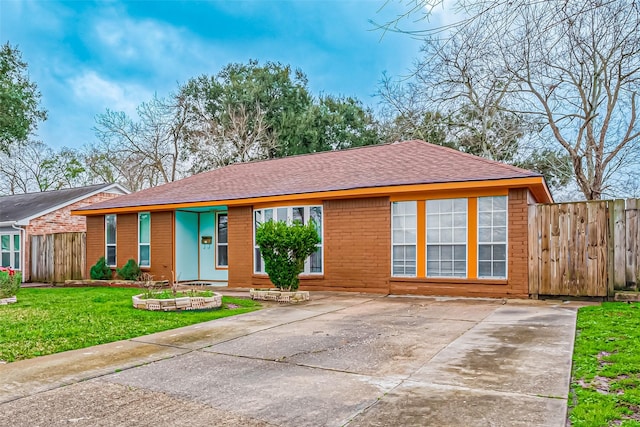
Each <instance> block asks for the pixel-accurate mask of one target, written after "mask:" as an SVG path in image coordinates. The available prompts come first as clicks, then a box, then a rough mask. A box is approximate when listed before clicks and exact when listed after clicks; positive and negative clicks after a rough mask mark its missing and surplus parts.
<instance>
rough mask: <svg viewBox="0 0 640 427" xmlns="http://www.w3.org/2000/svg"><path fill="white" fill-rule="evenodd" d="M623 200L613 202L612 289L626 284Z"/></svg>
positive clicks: (620, 287) (621, 287)
mask: <svg viewBox="0 0 640 427" xmlns="http://www.w3.org/2000/svg"><path fill="white" fill-rule="evenodd" d="M625 219H626V218H625V212H624V200H622V199H617V200H614V201H613V227H614V230H613V288H614V289H615V290H618V289H624V288H625V287H626V285H627V283H626V266H625V264H626V256H627V253H626V252H627V245H626V227H625Z"/></svg>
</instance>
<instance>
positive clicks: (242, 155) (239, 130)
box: [186, 103, 277, 173]
mask: <svg viewBox="0 0 640 427" xmlns="http://www.w3.org/2000/svg"><path fill="white" fill-rule="evenodd" d="M199 106H200V104H199V103H195V104H192V105H191V109H190V114H191V116H190V120H189V124H188V125H187V126H186V134H187V135H188V139H189V141H190V147H191V152H192V155H191V158H190V164H191V171H192V172H194V173H198V172H202V171H205V170H209V169H212V168H217V167H222V166H226V165H230V164H232V163H239V162H248V161H250V160H257V159H266V158H268V157H269V153H270V151H271V150H274V149H275V148H276V147H277V136H276V134H275V133H274V132H273V131H271V130H270V128H269V127H268V125H267V124H266V121H265V115H264V113H263V112H262V109H261V108H260V105H259V104H256V106H255V107H254V108H252V109H248V108H246V106H245V105H244V104H238V105H236V106H227V107H226V111H225V114H224V115H221V116H218V117H214V116H212V115H211V114H210V113H209V112H208V111H207V110H206V109H205V108H198V107H199Z"/></svg>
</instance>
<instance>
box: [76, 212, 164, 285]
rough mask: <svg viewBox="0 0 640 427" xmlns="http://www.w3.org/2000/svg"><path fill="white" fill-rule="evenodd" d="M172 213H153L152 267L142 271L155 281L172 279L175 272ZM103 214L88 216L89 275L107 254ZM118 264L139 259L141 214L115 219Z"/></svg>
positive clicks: (118, 216) (123, 215)
mask: <svg viewBox="0 0 640 427" xmlns="http://www.w3.org/2000/svg"><path fill="white" fill-rule="evenodd" d="M173 227H174V221H173V212H152V213H151V267H150V268H143V271H148V272H149V273H150V274H151V275H153V277H154V279H155V280H170V279H171V275H172V273H171V272H172V271H173V269H174V268H173ZM104 233H105V230H104V215H99V216H90V217H87V275H89V272H90V270H91V266H92V265H94V264H95V263H96V261H97V260H98V258H100V257H102V256H104V255H105V235H104ZM116 245H117V246H116V263H117V266H118V267H122V266H123V265H124V264H125V263H126V262H127V261H128V260H129V259H131V258H133V259H134V260H136V262H139V260H138V214H137V213H134V214H118V215H117V216H116Z"/></svg>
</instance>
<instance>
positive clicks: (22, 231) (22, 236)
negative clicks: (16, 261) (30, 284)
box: [11, 222, 27, 283]
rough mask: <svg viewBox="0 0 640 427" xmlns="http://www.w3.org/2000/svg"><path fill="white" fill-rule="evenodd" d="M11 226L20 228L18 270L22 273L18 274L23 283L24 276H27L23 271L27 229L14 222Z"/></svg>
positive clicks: (16, 228)
mask: <svg viewBox="0 0 640 427" xmlns="http://www.w3.org/2000/svg"><path fill="white" fill-rule="evenodd" d="M11 228H13V229H15V230H20V245H21V250H20V271H21V272H22V274H21V275H20V276H21V280H22V283H24V281H25V277H26V276H27V275H26V272H25V268H26V265H25V258H26V255H25V252H26V250H27V247H26V245H25V241H26V239H27V230H26V229H24V228H22V227H20V226H18V225H16V223H15V222H14V223H13V224H11Z"/></svg>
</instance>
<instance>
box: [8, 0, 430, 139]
mask: <svg viewBox="0 0 640 427" xmlns="http://www.w3.org/2000/svg"><path fill="white" fill-rule="evenodd" d="M402 7H403V4H402V3H396V2H393V1H391V2H389V3H387V2H386V1H385V0H370V1H369V0H367V1H365V0H361V1H340V0H332V1H329V0H324V1H312V0H307V1H302V0H299V1H268V0H262V1H229V0H228V1H183V0H166V1H151V0H149V1H118V0H112V1H102V2H94V1H55V0H40V1H34V0H0V42H1V43H6V42H7V41H9V42H10V43H11V44H12V45H18V48H19V49H20V51H21V52H22V54H23V59H24V60H26V61H27V62H28V64H29V75H30V78H31V80H32V81H34V82H36V83H37V85H38V87H39V89H40V92H41V93H42V105H43V106H44V107H45V108H46V109H47V110H48V112H49V118H48V120H47V121H46V122H44V123H42V124H41V125H40V127H39V129H38V131H37V134H38V135H37V136H38V139H40V140H42V141H44V142H45V143H46V144H48V145H50V146H52V147H62V146H67V147H80V146H82V145H83V144H85V143H91V142H94V141H95V136H94V134H93V130H92V128H93V126H94V117H95V115H96V114H99V113H102V112H104V111H105V109H107V108H109V109H112V110H117V111H125V112H127V113H129V114H132V113H134V111H135V107H136V106H137V105H138V104H140V103H141V102H143V101H147V100H149V99H150V98H151V97H152V96H153V94H154V93H157V94H158V95H159V96H166V95H167V94H169V93H170V92H171V91H174V90H175V89H176V88H177V87H178V84H180V83H184V82H185V81H186V80H188V79H189V78H190V77H195V76H198V75H201V74H216V73H217V72H218V71H219V70H220V69H221V68H222V67H223V66H224V65H226V64H228V63H230V62H243V63H244V62H247V61H248V60H249V59H257V60H259V61H260V62H261V63H264V62H265V61H277V62H281V63H283V64H290V65H291V66H292V67H293V68H300V69H301V70H302V71H303V72H305V73H306V74H307V77H308V79H309V87H310V89H311V90H312V92H313V93H314V94H315V95H318V94H320V93H327V94H334V95H346V96H356V97H358V98H359V99H361V100H362V101H363V102H364V103H365V104H366V105H369V106H372V107H375V106H376V104H377V102H378V100H377V98H374V97H372V95H373V94H374V93H375V91H376V88H377V86H378V84H379V82H380V80H381V78H382V75H383V72H386V73H387V74H388V75H390V76H404V75H407V74H408V72H409V71H408V70H409V68H410V67H411V64H412V63H413V61H414V59H415V58H416V57H417V56H418V54H419V48H420V43H419V42H418V41H416V40H414V39H412V38H411V37H409V36H408V35H402V34H395V33H387V34H384V35H383V34H382V32H381V31H376V30H374V29H373V25H372V24H371V23H369V20H374V21H377V22H386V21H388V20H389V19H392V18H393V17H394V16H396V14H397V13H399V12H400V11H401V10H402ZM404 7H406V4H405V5H404ZM407 25H412V24H411V23H410V22H409V23H407ZM416 25H425V23H424V22H421V23H419V24H416Z"/></svg>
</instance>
